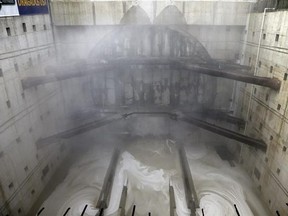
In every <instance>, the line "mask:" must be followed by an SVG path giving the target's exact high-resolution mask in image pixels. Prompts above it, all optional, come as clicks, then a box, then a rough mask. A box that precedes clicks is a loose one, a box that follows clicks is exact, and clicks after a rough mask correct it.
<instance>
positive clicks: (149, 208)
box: [39, 136, 270, 216]
mask: <svg viewBox="0 0 288 216" xmlns="http://www.w3.org/2000/svg"><path fill="white" fill-rule="evenodd" d="M191 138H192V137H190V138H189V139H187V140H186V141H187V142H186V144H185V145H184V148H185V150H186V155H187V159H188V163H189V166H190V170H191V173H192V177H193V180H194V184H195V188H196V192H197V195H198V198H199V200H200V208H199V209H198V211H197V214H198V215H202V209H203V212H204V213H205V216H225V215H227V216H230V215H231V216H232V215H237V213H236V210H235V205H236V206H237V210H238V211H239V214H240V215H241V216H242V215H245V216H250V215H251V216H252V215H257V216H258V215H261V216H265V215H270V214H269V213H268V211H267V209H266V207H265V206H264V204H263V203H262V201H260V199H259V198H258V195H257V192H256V188H255V187H254V186H253V184H252V182H251V180H250V178H249V177H248V175H247V174H246V173H245V172H244V171H243V170H242V169H241V168H239V166H238V165H237V166H236V167H231V166H230V165H229V163H228V162H227V161H223V160H221V159H220V157H219V156H218V155H217V153H216V152H215V150H214V148H213V147H211V146H209V145H205V144H204V143H199V142H193V139H191ZM177 145H178V143H177V142H174V141H173V142H171V141H168V139H166V138H159V137H151V136H149V137H141V138H137V139H133V140H130V141H129V142H128V143H127V144H126V145H125V147H124V148H123V149H122V153H121V155H120V158H119V162H118V164H117V168H116V174H115V178H114V182H113V187H112V192H111V200H110V203H109V206H108V208H107V209H106V210H105V214H104V215H111V216H112V215H117V211H118V208H119V203H120V199H121V192H122V189H123V185H124V184H127V188H128V195H127V201H126V206H125V212H126V215H131V213H132V209H133V206H134V205H136V212H135V215H141V216H142V215H143V216H144V215H148V214H149V212H150V213H151V215H153V216H154V215H159V216H164V215H170V213H169V211H170V208H169V184H170V185H172V186H173V187H174V191H175V200H176V212H177V215H178V216H188V215H190V211H189V209H187V205H186V202H185V192H184V186H183V180H182V178H181V175H180V167H179V160H178V159H179V158H177V157H178V156H177ZM99 148H101V151H99ZM113 149H114V145H109V144H105V145H103V144H97V145H95V146H94V147H93V148H91V150H90V151H89V152H88V153H86V154H85V155H83V156H82V158H81V159H80V160H79V161H78V162H76V163H75V164H74V165H73V167H72V168H71V170H70V172H69V174H68V175H67V177H66V178H65V180H64V181H63V182H62V183H61V184H60V185H59V186H58V187H57V189H56V190H55V191H54V192H53V193H52V194H51V195H50V197H49V198H48V199H47V200H46V201H45V202H44V203H43V204H42V206H41V208H40V209H39V211H40V210H41V209H42V208H43V207H44V208H45V210H43V211H42V212H41V216H51V215H55V216H62V215H64V214H65V212H66V211H67V209H68V208H70V209H69V211H68V212H67V213H66V215H67V216H72V215H73V216H78V215H81V213H82V212H83V209H84V208H85V207H86V205H87V207H86V210H85V213H84V214H83V215H85V216H88V215H89V216H90V215H91V216H92V215H93V216H94V215H95V214H96V213H97V211H98V210H97V209H96V208H95V206H96V203H97V200H98V198H99V195H100V191H101V188H102V184H103V181H104V177H105V173H106V170H107V168H108V166H109V162H110V159H111V156H112V153H113Z"/></svg>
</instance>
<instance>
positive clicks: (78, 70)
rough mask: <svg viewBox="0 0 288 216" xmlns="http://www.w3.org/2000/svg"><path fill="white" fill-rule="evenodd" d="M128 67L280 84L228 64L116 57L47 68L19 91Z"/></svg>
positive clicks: (242, 67) (269, 84) (276, 86)
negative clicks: (101, 60)
mask: <svg viewBox="0 0 288 216" xmlns="http://www.w3.org/2000/svg"><path fill="white" fill-rule="evenodd" d="M131 65H146V66H150V67H155V66H160V65H166V66H169V68H170V69H173V70H186V71H189V72H192V73H201V74H206V75H209V76H214V77H221V78H226V79H232V80H237V81H241V82H245V83H251V84H254V85H260V86H265V87H269V88H271V89H274V90H279V89H280V87H281V81H280V80H279V79H277V78H269V77H260V76H254V75H252V74H249V73H248V68H247V66H241V65H231V64H225V63H219V64H217V62H199V60H197V59H191V58H190V59H189V58H167V57H164V58H159V57H141V58H139V57H138V58H117V59H110V60H108V61H105V63H96V64H87V63H81V64H77V65H76V66H73V65H72V66H71V65H68V66H65V65H64V66H63V65H62V66H54V67H48V68H47V73H48V74H52V75H47V76H36V77H26V78H23V79H22V86H23V89H27V88H30V87H33V86H37V85H42V84H45V83H49V82H55V81H57V80H66V79H71V78H75V77H80V76H85V75H88V74H92V73H97V72H105V71H109V70H113V69H114V68H118V67H124V68H127V67H129V66H131ZM139 70H140V69H139ZM167 71H169V70H167Z"/></svg>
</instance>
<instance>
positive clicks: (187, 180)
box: [179, 146, 199, 216]
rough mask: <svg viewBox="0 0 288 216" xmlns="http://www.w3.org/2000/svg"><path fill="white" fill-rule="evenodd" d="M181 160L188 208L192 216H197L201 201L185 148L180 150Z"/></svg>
mask: <svg viewBox="0 0 288 216" xmlns="http://www.w3.org/2000/svg"><path fill="white" fill-rule="evenodd" d="M179 159H180V165H181V169H182V178H183V183H184V190H185V197H186V202H187V207H188V208H189V209H190V210H191V216H196V209H197V208H199V201H198V198H197V193H196V190H195V186H194V182H193V178H192V175H191V171H190V168H189V163H188V160H187V157H186V153H185V150H184V147H183V146H181V147H180V148H179Z"/></svg>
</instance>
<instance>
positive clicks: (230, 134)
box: [178, 116, 267, 151]
mask: <svg viewBox="0 0 288 216" xmlns="http://www.w3.org/2000/svg"><path fill="white" fill-rule="evenodd" d="M178 119H179V120H181V121H184V122H187V123H189V124H193V125H195V126H197V127H200V128H203V129H205V130H208V131H210V132H213V133H216V134H219V135H221V136H224V137H227V138H230V139H234V140H237V141H239V142H242V143H244V144H247V145H249V146H252V147H255V148H257V149H260V150H262V151H266V149H267V145H266V143H265V142H264V141H263V140H258V139H254V138H252V137H248V136H245V135H243V134H240V133H237V132H235V131H232V130H228V129H226V128H223V127H219V126H217V125H214V124H210V123H208V122H205V121H202V120H199V119H196V118H193V117H188V116H182V117H179V118H178Z"/></svg>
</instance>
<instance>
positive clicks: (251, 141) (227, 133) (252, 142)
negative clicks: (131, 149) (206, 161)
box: [36, 111, 267, 151]
mask: <svg viewBox="0 0 288 216" xmlns="http://www.w3.org/2000/svg"><path fill="white" fill-rule="evenodd" d="M132 115H157V116H158V115H164V116H168V117H169V118H170V119H172V120H176V121H177V120H179V121H183V122H187V123H189V124H193V125H195V126H197V127H200V128H202V129H205V130H208V131H210V132H213V133H216V134H219V135H221V136H224V137H227V138H230V139H234V140H236V141H239V142H242V143H244V144H247V145H249V146H252V147H254V148H257V149H260V150H262V151H266V149H267V145H266V143H265V142H264V141H263V140H258V139H255V138H252V137H248V136H245V135H243V134H240V133H237V132H235V131H232V130H229V129H226V128H223V127H219V126H217V125H215V124H211V123H208V122H206V121H202V120H200V119H197V118H195V117H192V116H187V115H185V114H180V115H179V114H177V113H175V112H169V111H164V112H161V111H140V112H137V111H130V112H127V111H126V112H123V113H121V114H116V115H112V116H109V117H106V118H103V119H98V120H95V121H92V122H88V123H86V124H83V125H80V126H78V127H75V128H73V129H70V130H67V131H63V132H61V133H58V134H55V135H52V136H50V137H47V138H43V139H39V140H38V141H37V142H36V145H37V147H38V148H41V146H43V145H45V144H48V143H51V142H55V141H59V139H65V138H70V137H72V136H75V135H78V134H81V133H85V132H87V131H89V130H93V129H95V128H98V127H102V126H104V125H107V124H111V123H113V122H115V121H118V120H121V119H126V118H128V117H129V116H132Z"/></svg>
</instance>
